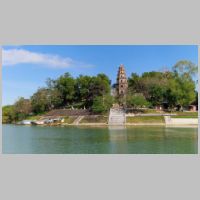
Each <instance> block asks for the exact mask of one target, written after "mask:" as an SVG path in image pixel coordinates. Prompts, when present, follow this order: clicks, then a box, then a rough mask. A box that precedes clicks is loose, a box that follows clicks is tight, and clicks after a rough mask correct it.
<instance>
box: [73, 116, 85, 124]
mask: <svg viewBox="0 0 200 200" xmlns="http://www.w3.org/2000/svg"><path fill="white" fill-rule="evenodd" d="M83 118H84V116H78V117H77V118H76V119H75V120H74V122H73V125H78V124H79V122H80V121H81V120H82V119H83Z"/></svg>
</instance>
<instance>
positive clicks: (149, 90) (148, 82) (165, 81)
mask: <svg viewBox="0 0 200 200" xmlns="http://www.w3.org/2000/svg"><path fill="white" fill-rule="evenodd" d="M197 70H198V68H197V66H196V65H195V64H193V63H192V62H190V61H186V60H183V61H179V62H178V63H176V64H175V65H174V66H173V67H172V71H165V72H145V73H143V74H142V75H141V76H139V75H137V74H136V73H132V74H131V76H130V77H129V79H128V84H129V88H128V95H127V100H126V102H127V106H128V107H134V108H138V107H155V106H161V105H162V106H163V105H164V106H165V108H166V109H170V110H172V109H175V108H176V109H178V110H182V108H183V107H188V106H189V105H190V104H191V103H194V104H196V105H197V104H198V103H197V102H198V94H197V92H196V91H195V85H196V84H195V81H194V80H193V78H194V76H195V75H196V74H197Z"/></svg>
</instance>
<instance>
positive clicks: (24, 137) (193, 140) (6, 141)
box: [2, 125, 198, 154]
mask: <svg viewBox="0 0 200 200" xmlns="http://www.w3.org/2000/svg"><path fill="white" fill-rule="evenodd" d="M197 133H198V129H197V128H167V127H161V126H160V127H158V126H157V127H152V126H143V127H140V126H135V127H130V128H129V127H128V128H110V129H109V128H107V127H104V128H91V127H71V126H70V127H39V126H16V125H3V138H2V139H3V140H2V147H3V149H2V152H3V153H11V154H67V153H69V154H77V153H78V154H174V153H175V154H194V153H195V154H196V153H198V141H197Z"/></svg>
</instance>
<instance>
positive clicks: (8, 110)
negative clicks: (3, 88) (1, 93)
mask: <svg viewBox="0 0 200 200" xmlns="http://www.w3.org/2000/svg"><path fill="white" fill-rule="evenodd" d="M16 120H17V116H16V113H15V108H14V106H13V105H8V106H3V108H2V123H12V122H15V121H16Z"/></svg>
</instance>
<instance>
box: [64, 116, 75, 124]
mask: <svg viewBox="0 0 200 200" xmlns="http://www.w3.org/2000/svg"><path fill="white" fill-rule="evenodd" d="M76 118H77V116H69V117H65V118H64V120H65V121H64V123H67V124H72V123H73V122H74V120H75V119H76Z"/></svg>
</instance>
